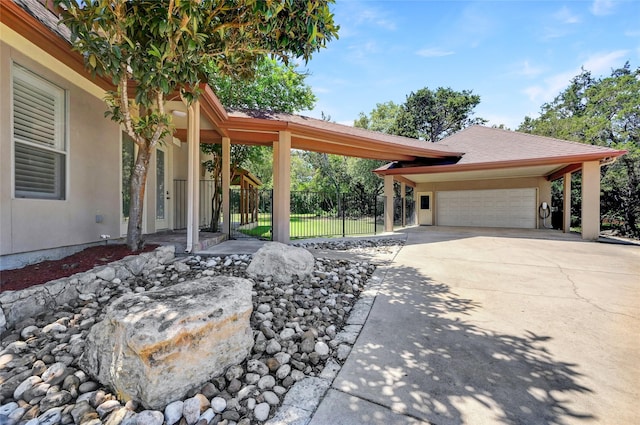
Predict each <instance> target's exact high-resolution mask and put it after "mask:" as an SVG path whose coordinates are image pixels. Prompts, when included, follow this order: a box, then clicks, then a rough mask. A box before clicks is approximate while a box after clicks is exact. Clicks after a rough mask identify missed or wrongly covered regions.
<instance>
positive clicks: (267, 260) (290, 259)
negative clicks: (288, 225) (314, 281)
mask: <svg viewBox="0 0 640 425" xmlns="http://www.w3.org/2000/svg"><path fill="white" fill-rule="evenodd" d="M314 264H315V260H314V258H313V254H311V253H310V252H309V251H307V250H306V249H304V248H298V247H295V246H290V245H285V244H283V243H280V242H267V243H265V244H264V246H263V247H262V248H260V249H259V250H258V252H256V253H255V254H254V255H253V259H252V260H251V263H250V264H249V266H248V267H247V275H248V276H250V277H252V278H254V279H255V278H265V277H270V278H271V279H272V280H273V281H274V282H279V283H291V282H292V281H293V276H297V277H298V279H299V280H306V279H308V278H310V277H311V274H312V272H313V267H314Z"/></svg>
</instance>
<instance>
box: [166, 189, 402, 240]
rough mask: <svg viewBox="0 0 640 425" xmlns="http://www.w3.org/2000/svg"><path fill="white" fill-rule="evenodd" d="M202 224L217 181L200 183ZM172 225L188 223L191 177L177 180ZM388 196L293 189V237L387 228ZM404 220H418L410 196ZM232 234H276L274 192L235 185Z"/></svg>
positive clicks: (398, 212) (397, 214)
mask: <svg viewBox="0 0 640 425" xmlns="http://www.w3.org/2000/svg"><path fill="white" fill-rule="evenodd" d="M199 191H200V209H199V216H200V220H199V226H200V228H206V227H209V226H210V224H211V214H212V208H211V198H212V197H213V193H214V181H213V180H201V181H200V182H199ZM173 199H174V216H173V223H174V225H173V228H174V229H176V230H177V229H185V228H186V227H187V181H186V180H174V185H173ZM384 208H385V197H384V196H376V195H372V194H366V193H328V192H295V191H294V192H291V200H290V213H291V214H290V223H289V226H290V235H291V238H292V239H303V238H315V237H331V236H342V237H345V236H350V235H375V234H377V233H381V232H383V231H384ZM404 211H405V213H404V215H405V223H404V224H405V225H410V224H413V217H414V214H413V211H414V202H413V199H411V198H405V208H404ZM230 215H231V216H230V217H229V221H230V223H231V234H230V235H229V236H230V238H232V239H239V238H259V239H265V240H271V239H272V233H271V232H272V228H273V221H272V217H273V191H272V190H270V189H269V190H242V189H231V190H230ZM401 218H402V204H401V203H400V200H399V199H396V205H395V208H394V222H395V223H396V224H397V225H398V226H401V225H402V224H403V223H402V220H401Z"/></svg>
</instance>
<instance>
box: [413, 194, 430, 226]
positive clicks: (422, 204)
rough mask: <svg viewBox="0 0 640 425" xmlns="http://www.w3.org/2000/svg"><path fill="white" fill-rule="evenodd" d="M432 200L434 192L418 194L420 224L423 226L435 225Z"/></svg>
mask: <svg viewBox="0 0 640 425" xmlns="http://www.w3.org/2000/svg"><path fill="white" fill-rule="evenodd" d="M432 198H433V193H432V192H418V199H417V201H418V224H419V225H421V226H431V225H432V224H433V210H432V206H433V199H432Z"/></svg>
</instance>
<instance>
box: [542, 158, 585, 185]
mask: <svg viewBox="0 0 640 425" xmlns="http://www.w3.org/2000/svg"><path fill="white" fill-rule="evenodd" d="M581 168H582V163H581V162H580V163H577V164H569V165H567V166H566V167H562V168H561V169H559V170H558V171H554V172H553V173H551V174H549V175H548V176H547V181H550V182H552V181H554V180H557V179H559V178H562V177H563V176H564V175H565V174H571V173H573V172H574V171H578V170H580V169H581Z"/></svg>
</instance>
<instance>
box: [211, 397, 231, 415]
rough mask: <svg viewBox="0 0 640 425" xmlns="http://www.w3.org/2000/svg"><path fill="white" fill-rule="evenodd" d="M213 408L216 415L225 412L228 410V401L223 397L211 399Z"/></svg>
mask: <svg viewBox="0 0 640 425" xmlns="http://www.w3.org/2000/svg"><path fill="white" fill-rule="evenodd" d="M211 408H212V409H213V411H214V412H215V413H220V412H223V411H224V409H226V408H227V400H225V399H224V398H222V397H214V398H212V399H211Z"/></svg>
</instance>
